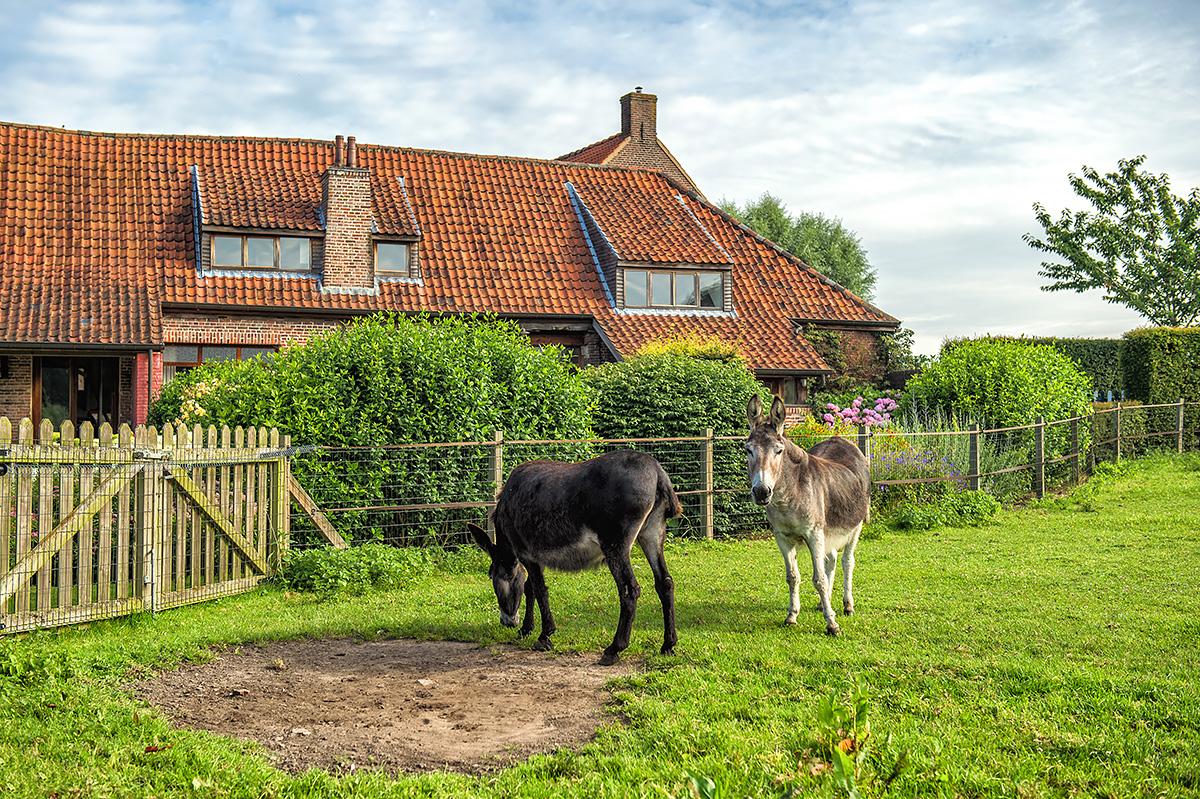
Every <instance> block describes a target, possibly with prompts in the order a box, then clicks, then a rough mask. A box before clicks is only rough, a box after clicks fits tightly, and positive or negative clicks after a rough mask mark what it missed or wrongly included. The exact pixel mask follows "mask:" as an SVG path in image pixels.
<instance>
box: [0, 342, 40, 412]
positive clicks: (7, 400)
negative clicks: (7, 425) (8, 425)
mask: <svg viewBox="0 0 1200 799" xmlns="http://www.w3.org/2000/svg"><path fill="white" fill-rule="evenodd" d="M4 357H5V358H8V379H6V380H4V379H0V416H7V417H8V418H9V419H11V420H12V422H13V424H14V425H15V424H16V423H17V422H19V421H20V420H21V419H24V418H25V417H26V416H32V415H33V356H32V355H25V354H17V355H5V356H4Z"/></svg>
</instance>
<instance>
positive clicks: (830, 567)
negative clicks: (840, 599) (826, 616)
mask: <svg viewBox="0 0 1200 799" xmlns="http://www.w3.org/2000/svg"><path fill="white" fill-rule="evenodd" d="M837 560H838V553H837V550H836V549H835V550H831V551H829V552H826V553H825V590H826V591H828V592H829V596H828V597H827V599H828V600H829V606H830V607H833V575H834V573H835V572H836V571H837Z"/></svg>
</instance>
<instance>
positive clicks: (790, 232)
mask: <svg viewBox="0 0 1200 799" xmlns="http://www.w3.org/2000/svg"><path fill="white" fill-rule="evenodd" d="M719 207H720V209H721V210H722V211H724V212H725V213H727V214H729V215H730V216H732V217H733V218H734V219H736V220H737V221H739V222H741V223H742V224H743V225H745V226H746V227H748V228H750V229H751V230H753V231H754V232H755V233H757V234H758V235H760V236H762V237H763V238H766V239H769V240H771V241H772V242H774V243H775V244H777V245H779V246H780V247H781V248H783V249H784V250H787V251H788V252H790V253H791V254H792V255H794V256H796V257H797V258H799V259H800V260H801V261H803V262H804V263H806V264H808V265H809V266H811V267H812V268H813V269H816V270H817V271H818V272H820V273H821V274H823V275H825V276H826V277H827V278H829V279H830V280H832V281H834V282H835V283H838V284H840V285H841V286H843V287H845V288H847V289H849V290H850V291H851V292H853V293H854V294H856V295H858V296H859V297H861V298H862V299H864V300H867V301H868V302H869V301H871V300H872V299H873V298H874V296H875V277H876V275H875V269H874V268H872V266H871V264H870V262H869V261H868V260H867V253H866V250H864V249H863V247H862V241H861V240H860V239H859V237H858V236H857V235H855V234H854V233H853V232H852V231H849V230H847V229H846V228H845V227H844V226H843V225H842V220H840V219H834V218H830V217H827V216H824V215H822V214H814V213H808V212H807V211H806V212H802V213H801V214H800V216H799V217H793V216H792V215H791V214H789V213H788V211H787V209H786V208H785V207H784V205H783V203H782V202H781V201H780V199H779V198H778V197H775V196H774V195H772V194H769V193H765V194H763V195H762V196H761V197H759V198H758V200H756V201H755V202H748V203H746V206H745V207H744V208H738V206H737V205H736V204H735V203H733V202H732V201H730V200H722V201H721V203H720V205H719Z"/></svg>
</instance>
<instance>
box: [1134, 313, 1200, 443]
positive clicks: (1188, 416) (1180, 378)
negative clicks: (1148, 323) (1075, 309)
mask: <svg viewBox="0 0 1200 799" xmlns="http://www.w3.org/2000/svg"><path fill="white" fill-rule="evenodd" d="M1121 368H1122V371H1123V372H1124V377H1125V390H1126V392H1127V394H1128V396H1129V398H1130V399H1135V400H1140V401H1141V402H1144V403H1145V404H1147V405H1163V404H1166V403H1171V402H1178V401H1179V400H1180V399H1181V398H1182V399H1183V400H1185V401H1187V402H1191V403H1197V402H1200V327H1189V328H1167V327H1156V328H1143V329H1140V330H1132V331H1130V332H1128V333H1126V334H1125V350H1124V353H1123V356H1122V359H1121ZM1172 414H1173V410H1172V409H1169V408H1161V409H1155V410H1154V413H1153V419H1152V425H1153V427H1154V428H1155V429H1157V430H1162V429H1169V428H1167V427H1166V425H1168V424H1169V425H1171V427H1173V426H1174V417H1173V415H1172ZM1183 424H1184V429H1185V430H1190V431H1196V430H1200V405H1190V406H1188V407H1186V408H1185V409H1184V422H1183ZM1193 440H1194V436H1188V437H1187V441H1186V443H1187V444H1188V445H1189V446H1190V445H1191V442H1192V441H1193Z"/></svg>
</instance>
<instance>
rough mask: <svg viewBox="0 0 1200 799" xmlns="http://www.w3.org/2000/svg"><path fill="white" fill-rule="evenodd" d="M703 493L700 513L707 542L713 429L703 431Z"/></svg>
mask: <svg viewBox="0 0 1200 799" xmlns="http://www.w3.org/2000/svg"><path fill="white" fill-rule="evenodd" d="M702 466H703V470H704V493H703V494H702V495H701V503H700V513H701V515H703V517H704V518H703V520H702V521H703V524H704V537H705V538H707V539H708V540H709V541H711V540H712V538H713V527H714V524H715V523H714V519H713V492H714V487H713V429H712V428H711V427H707V428H705V429H704V453H703V464H702Z"/></svg>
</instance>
